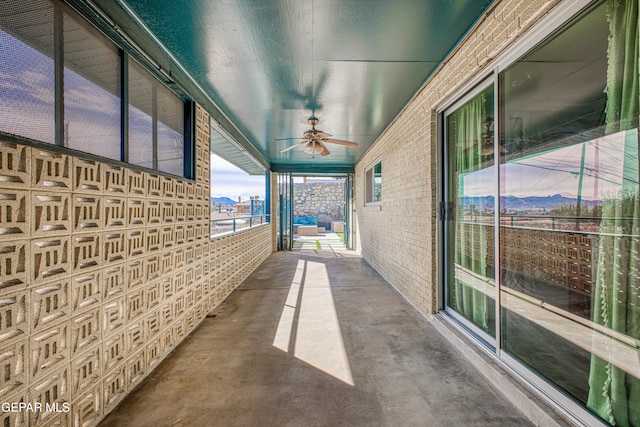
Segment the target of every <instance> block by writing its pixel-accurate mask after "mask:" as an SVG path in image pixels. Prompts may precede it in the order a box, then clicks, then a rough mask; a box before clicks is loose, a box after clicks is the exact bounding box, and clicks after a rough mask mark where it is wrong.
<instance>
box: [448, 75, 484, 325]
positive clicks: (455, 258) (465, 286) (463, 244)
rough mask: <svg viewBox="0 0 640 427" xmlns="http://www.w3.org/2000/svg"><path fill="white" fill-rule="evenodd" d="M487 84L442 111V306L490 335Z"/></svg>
mask: <svg viewBox="0 0 640 427" xmlns="http://www.w3.org/2000/svg"><path fill="white" fill-rule="evenodd" d="M493 97H494V90H493V85H488V87H485V88H484V89H482V90H480V91H478V92H477V93H475V94H474V95H473V96H472V97H471V98H470V99H468V100H465V101H464V102H463V103H462V105H459V106H455V107H454V108H453V109H452V110H451V111H449V112H448V113H447V114H446V118H445V120H446V147H447V148H446V154H445V155H446V158H447V166H448V168H447V186H446V201H447V202H446V205H445V206H446V207H447V211H446V219H447V221H446V229H445V235H446V241H447V249H446V260H447V269H446V275H447V278H448V280H447V282H446V283H447V289H446V300H447V307H448V308H450V309H451V311H452V312H453V313H455V314H457V315H459V316H462V317H463V318H464V319H466V320H468V321H469V322H470V323H471V324H472V325H473V326H474V327H475V328H477V330H478V331H479V332H480V333H482V334H487V335H488V336H490V337H495V307H496V305H495V298H496V288H495V263H494V259H495V257H494V246H495V245H494V240H495V231H494V229H495V226H494V218H495V194H496V193H495V186H494V184H493V183H494V174H495V166H494V152H493V145H494V137H493V123H494V108H493V107H494V101H493Z"/></svg>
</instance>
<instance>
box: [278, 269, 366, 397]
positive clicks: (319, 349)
mask: <svg viewBox="0 0 640 427" xmlns="http://www.w3.org/2000/svg"><path fill="white" fill-rule="evenodd" d="M273 345H274V346H275V347H276V348H279V349H280V350H282V351H285V352H288V353H292V354H293V355H294V356H295V357H296V358H298V359H300V360H302V361H303V362H305V363H307V364H309V365H311V366H313V367H314V368H316V369H319V370H320V371H322V372H324V373H326V374H328V375H331V376H332V377H334V378H336V379H338V380H340V381H342V382H344V383H346V384H349V385H354V383H353V375H352V373H351V366H350V364H349V358H348V356H347V351H346V348H345V346H344V340H343V338H342V331H341V330H340V322H339V320H338V314H337V312H336V307H335V302H334V300H333V294H332V292H331V286H330V282H329V274H328V272H327V268H326V265H325V264H324V263H321V262H313V261H302V260H301V261H298V266H297V268H296V273H295V275H294V278H293V280H292V283H291V287H290V288H289V295H288V296H287V300H286V302H285V306H284V308H283V311H282V315H281V316H280V322H279V324H278V329H277V331H276V336H275V339H274V342H273Z"/></svg>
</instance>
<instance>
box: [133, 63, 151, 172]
mask: <svg viewBox="0 0 640 427" xmlns="http://www.w3.org/2000/svg"><path fill="white" fill-rule="evenodd" d="M154 86H155V84H154V79H153V77H151V76H150V75H149V74H148V73H147V72H146V71H144V70H143V69H142V68H141V67H140V66H139V65H138V64H136V63H135V62H133V61H129V163H133V164H134V165H138V166H144V167H147V168H152V167H153V117H154V113H153V112H154V105H155V101H154V99H155V95H154V90H155V87H154Z"/></svg>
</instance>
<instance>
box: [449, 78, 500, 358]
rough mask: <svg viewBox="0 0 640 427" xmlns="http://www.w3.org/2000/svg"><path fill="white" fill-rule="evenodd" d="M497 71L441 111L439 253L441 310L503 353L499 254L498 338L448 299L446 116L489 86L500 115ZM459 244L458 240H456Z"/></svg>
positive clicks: (496, 269) (495, 113)
mask: <svg viewBox="0 0 640 427" xmlns="http://www.w3.org/2000/svg"><path fill="white" fill-rule="evenodd" d="M497 79H498V77H497V73H494V72H490V73H488V74H487V73H484V74H482V75H481V76H480V77H479V78H478V79H477V80H476V82H475V84H474V85H473V87H472V88H471V89H469V90H468V91H467V92H466V93H464V94H463V95H461V96H459V97H458V98H457V101H456V102H454V103H453V104H451V105H450V106H448V107H447V108H446V109H444V110H442V111H441V112H440V124H441V126H440V129H441V135H439V137H440V139H439V141H441V143H440V144H439V149H440V155H439V157H440V163H439V164H441V165H442V168H441V172H442V173H441V174H440V180H441V186H440V187H441V188H440V195H439V196H440V207H441V209H440V219H441V221H439V226H440V230H439V234H440V236H441V238H440V239H439V240H438V241H439V242H441V243H440V246H441V247H440V248H438V251H439V253H441V254H442V260H441V265H440V269H439V270H440V271H441V274H440V275H441V287H440V289H442V290H443V292H442V299H441V301H440V304H441V305H440V308H441V310H443V312H444V313H446V314H447V316H449V317H450V318H452V319H453V320H455V321H456V322H457V323H458V324H460V325H461V326H462V327H463V328H464V329H465V330H467V331H468V332H470V333H471V334H472V335H474V336H475V337H476V338H478V339H479V341H480V343H481V344H483V345H484V346H485V347H487V348H488V349H489V350H490V351H491V352H492V353H498V352H499V344H500V339H499V337H500V334H499V333H500V321H499V320H500V317H499V314H500V304H499V297H500V274H499V271H500V270H499V268H500V266H499V259H498V258H499V257H494V258H495V261H494V263H495V266H494V277H495V295H494V296H493V297H494V299H495V313H494V316H495V319H496V321H495V328H496V331H495V333H496V335H495V337H492V336H491V335H489V334H488V333H486V332H485V331H483V330H481V329H480V328H478V327H477V326H475V325H473V324H472V323H471V322H470V321H468V320H467V319H466V318H464V316H462V315H461V314H459V313H458V312H457V311H455V310H454V309H452V308H450V307H449V306H448V305H447V300H448V288H447V283H448V282H449V280H450V279H452V278H450V277H448V272H449V269H448V267H447V264H448V263H449V262H453V261H450V260H449V259H448V258H449V242H448V240H449V236H448V233H447V228H448V227H447V225H448V223H449V221H451V220H452V218H451V215H452V203H453V202H451V201H450V200H448V193H449V186H450V183H449V182H448V179H447V177H448V175H449V158H448V154H447V153H448V149H447V146H446V144H447V127H446V119H447V117H448V116H449V115H451V114H452V113H454V112H455V111H457V110H458V109H459V108H460V107H461V106H463V105H464V104H466V103H467V102H468V101H469V100H471V99H472V98H474V97H475V96H476V95H478V94H480V93H481V92H482V91H484V90H486V89H488V88H489V87H493V110H494V111H493V117H496V118H497V117H498V102H497V94H498V90H497V87H498V85H497ZM497 122H498V120H496V121H495V122H494V126H495V125H497ZM498 144H499V141H498V132H494V133H493V150H494V153H499V150H498ZM496 160H499V159H496V157H495V156H494V164H493V167H494V176H495V185H496V186H495V187H494V188H493V192H494V195H495V196H494V212H496V213H497V212H499V208H500V206H499V205H500V198H499V197H497V195H498V194H500V193H499V191H500V189H499V188H497V185H498V164H499V162H496ZM499 220H500V218H499V215H496V214H494V224H493V225H494V229H495V231H494V248H498V242H499V228H498V225H499ZM452 244H454V245H455V241H454V242H453V243H452Z"/></svg>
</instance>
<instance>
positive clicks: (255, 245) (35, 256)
mask: <svg viewBox="0 0 640 427" xmlns="http://www.w3.org/2000/svg"><path fill="white" fill-rule="evenodd" d="M196 121H197V130H196V140H197V147H196V173H197V176H196V180H194V181H192V180H183V179H176V178H172V177H167V176H163V175H160V174H155V173H154V172H152V171H141V170H134V169H128V168H126V167H123V166H116V165H113V164H107V163H101V162H98V161H93V160H86V159H82V158H79V157H75V156H73V155H72V154H71V153H70V152H69V153H66V152H59V151H52V150H48V149H47V147H45V148H37V147H29V146H25V145H19V144H13V143H10V142H7V141H0V369H2V372H4V374H3V375H2V376H0V401H1V402H16V403H19V402H23V403H25V404H32V405H35V404H36V403H39V404H41V405H42V407H43V410H42V411H38V410H35V411H21V412H4V413H2V416H1V418H2V419H1V420H0V421H1V422H2V425H10V426H21V425H31V426H40V425H53V424H55V423H58V425H62V426H67V425H69V426H70V425H74V426H91V425H95V424H97V423H98V422H99V421H100V420H101V419H102V418H103V417H104V416H105V415H106V414H107V413H108V412H109V411H110V410H112V409H113V408H114V407H115V406H116V405H117V404H118V403H119V402H120V401H121V400H122V399H123V398H124V397H125V396H126V395H127V393H128V392H129V391H130V390H132V389H133V388H134V387H135V386H136V385H137V384H138V383H139V382H140V381H141V380H142V379H143V378H144V377H145V376H147V375H148V374H149V372H151V370H152V369H153V368H154V367H156V366H157V365H158V363H160V362H161V361H162V359H164V358H165V357H166V356H167V355H168V354H169V353H170V352H171V351H172V350H173V349H174V348H175V347H176V346H177V345H178V344H179V343H180V342H181V341H182V340H183V339H184V338H185V337H186V336H187V334H189V332H191V331H192V330H193V329H194V328H195V327H196V326H197V325H198V324H199V323H200V321H202V320H203V319H204V318H205V316H206V314H207V313H208V312H209V311H210V310H211V309H213V308H214V307H215V306H217V305H218V304H219V303H220V302H221V301H223V300H224V299H225V298H226V297H227V296H228V295H229V293H231V291H233V290H234V289H235V287H237V286H238V284H239V283H240V282H241V281H242V280H243V279H244V278H245V277H246V276H248V275H249V274H250V273H251V272H252V271H253V270H254V269H255V268H256V267H257V266H258V265H259V264H260V263H261V262H262V261H263V260H264V259H265V258H266V257H267V256H268V255H269V254H270V253H271V252H272V245H273V243H272V232H273V231H272V227H271V226H270V225H266V226H261V227H257V228H254V229H251V230H247V231H243V232H240V233H237V234H234V235H229V236H226V237H222V238H218V239H215V240H210V239H209V116H208V114H207V113H206V112H205V111H204V110H202V109H201V108H200V107H198V108H197V120H196ZM45 404H49V405H51V404H57V406H58V409H59V412H55V411H49V412H47V411H45V410H44V409H45V408H46V406H45ZM65 409H68V410H67V411H65Z"/></svg>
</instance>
